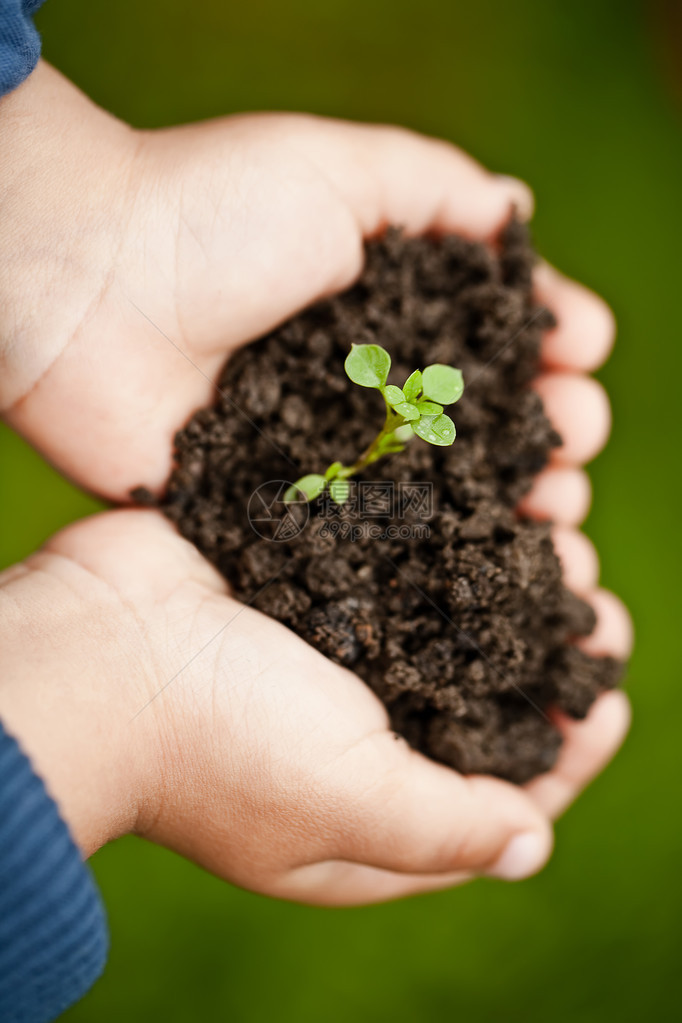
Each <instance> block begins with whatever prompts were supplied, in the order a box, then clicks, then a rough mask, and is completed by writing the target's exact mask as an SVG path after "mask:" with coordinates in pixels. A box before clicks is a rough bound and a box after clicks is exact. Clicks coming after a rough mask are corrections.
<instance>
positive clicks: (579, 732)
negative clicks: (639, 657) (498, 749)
mask: <svg viewBox="0 0 682 1023" xmlns="http://www.w3.org/2000/svg"><path fill="white" fill-rule="evenodd" d="M630 717H631V714H630V703H629V701H628V699H627V697H626V696H625V693H622V692H619V691H616V690H614V691H613V692H610V693H604V694H603V695H602V696H600V697H599V699H598V700H596V702H595V703H594V706H593V707H592V709H591V710H590V713H589V714H588V716H587V717H586V718H585V720H584V721H574V720H573V719H572V718H568V717H566V716H565V715H563V714H559V715H557V717H556V722H557V725H558V728H559V730H560V731H561V733H562V735H563V739H564V742H563V745H562V747H561V752H560V754H559V759H558V761H557V764H556V766H555V767H554V768H553V770H552V771H550V772H549V773H548V774H543V775H540V777H538V778H534V779H533V781H531V782H528V784H527V785H526V786H525V791H526V792H527V793H528V795H529V796H530V797H531V798H532V799H533V800H534V801H535V803H536V804H537V805H538V807H539V808H540V809H541V810H542V811H543V812H544V813H546V814H548V815H549V816H550V817H552V818H554V817H557V816H558V815H559V814H561V813H563V811H564V810H565V809H566V807H567V806H569V804H570V803H572V802H573V800H574V799H575V798H576V796H578V794H579V793H580V792H581V791H582V789H584V788H585V786H586V785H587V784H588V783H589V782H590V781H591V780H592V778H594V777H595V776H596V775H597V774H599V772H600V771H601V770H603V768H604V767H605V766H606V764H607V763H608V762H609V760H611V758H612V757H613V756H614V754H615V753H616V751H617V750H618V748H619V747H620V745H621V743H622V742H623V739H624V738H625V736H626V735H627V732H628V728H629V727H630Z"/></svg>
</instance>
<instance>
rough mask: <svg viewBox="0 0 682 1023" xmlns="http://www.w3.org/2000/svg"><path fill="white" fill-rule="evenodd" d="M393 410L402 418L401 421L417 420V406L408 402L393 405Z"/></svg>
mask: <svg viewBox="0 0 682 1023" xmlns="http://www.w3.org/2000/svg"><path fill="white" fill-rule="evenodd" d="M393 408H394V409H395V411H396V412H397V413H398V415H399V416H402V417H403V419H409V420H412V419H419V412H418V411H417V406H416V405H413V404H412V403H411V402H409V401H401V402H400V404H398V405H394V406H393Z"/></svg>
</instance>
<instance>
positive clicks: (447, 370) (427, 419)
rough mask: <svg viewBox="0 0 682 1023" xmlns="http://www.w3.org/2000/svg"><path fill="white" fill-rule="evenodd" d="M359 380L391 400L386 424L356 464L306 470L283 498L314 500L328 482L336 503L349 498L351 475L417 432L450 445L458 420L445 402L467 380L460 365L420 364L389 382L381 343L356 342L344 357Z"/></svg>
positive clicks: (451, 400) (430, 440) (453, 399)
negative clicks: (398, 381) (421, 366)
mask: <svg viewBox="0 0 682 1023" xmlns="http://www.w3.org/2000/svg"><path fill="white" fill-rule="evenodd" d="M344 368H345V370H346V374H347V375H348V376H349V377H350V379H351V380H352V381H353V383H354V384H359V385H360V387H371V388H374V389H375V390H377V391H381V393H382V395H383V398H384V401H385V403H386V418H385V420H384V425H383V426H382V428H381V430H380V431H379V433H378V434H377V435H376V437H375V438H374V440H373V441H372V443H371V444H370V445H369V447H368V448H366V449H365V451H363V453H362V454H361V455H360V457H359V458H358V459H357V460H356V461H355V462H353V464H352V465H344V464H343V463H342V462H332V464H331V465H330V466H329V468H328V469H327V470H326V472H324V473H323V474H322V475H320V474H319V473H310V474H308V475H307V476H301V478H300V479H299V480H297V481H296V482H295V483H293V484H292V485H291V486H290V487H289V488H288V489H287V491H286V493H285V495H284V500H285V501H287V502H289V501H313V500H314V499H315V498H316V497H319V496H320V494H322V493H323V492H324V491H325V490H326V489H327V488H328V489H329V496H330V497H331V499H332V500H333V501H335V502H336V504H344V503H345V502H346V501H347V500H348V495H349V492H350V487H349V484H348V482H347V481H348V479H349V478H350V477H351V476H355V475H356V474H357V473H359V472H361V471H362V470H363V469H366V468H367V466H368V465H372V463H373V462H376V461H377V460H378V459H379V458H383V457H384V455H392V454H395V453H396V452H398V451H404V449H405V445H406V444H407V443H408V441H410V440H411V439H412V438H413V437H414V436H417V437H421V439H422V440H425V441H426V442H427V443H428V444H435V445H437V446H438V447H448V446H449V445H450V444H452V442H453V441H454V439H455V435H456V430H455V424H454V423H453V421H452V419H450V417H449V416H446V415H444V413H443V406H444V405H452V404H454V402H456V401H459V399H460V398H461V397H462V393H463V391H464V381H463V380H462V373H461V370H459V369H453V367H452V366H443V365H441V364H440V363H435V364H434V365H433V366H427V367H426V369H425V370H418V369H416V370H415V371H414V373H411V374H410V376H409V377H408V378H407V380H406V381H405V383H404V384H403V386H402V387H396V386H395V384H387V383H386V381H387V379H388V373H389V370H390V368H391V356H390V355H389V354H388V352H387V351H386V350H385V349H384V348H381V346H380V345H353V346H352V348H351V350H350V352H349V354H348V357H347V358H346V361H345V363H344Z"/></svg>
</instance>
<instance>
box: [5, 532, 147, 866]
mask: <svg viewBox="0 0 682 1023" xmlns="http://www.w3.org/2000/svg"><path fill="white" fill-rule="evenodd" d="M134 631H136V630H135V629H133V628H131V624H130V623H128V622H127V621H126V620H125V614H122V611H121V603H120V601H119V599H118V598H117V597H116V595H115V594H114V593H112V592H111V591H110V590H109V589H108V587H107V586H106V585H105V584H104V583H102V582H100V581H99V580H96V579H94V578H93V577H92V576H91V575H90V573H89V572H87V570H86V569H84V568H82V567H81V566H80V565H78V564H76V563H74V562H73V561H71V560H70V559H67V558H62V557H59V556H57V555H54V554H49V553H44V552H41V553H39V554H37V555H34V556H33V557H32V558H30V559H29V561H28V562H26V563H25V564H24V565H18V566H14V567H13V568H12V569H9V570H8V571H7V572H5V573H3V574H2V575H0V645H1V646H2V649H3V659H2V669H1V670H0V718H1V719H2V721H3V723H4V725H5V727H6V729H7V730H8V731H9V732H10V733H11V734H13V735H14V737H15V738H16V739H17V741H18V742H19V743H20V745H21V746H22V748H23V750H24V752H25V753H26V754H27V755H28V756H29V758H30V759H31V761H32V763H33V766H34V768H35V770H36V771H37V773H38V774H39V775H40V776H41V777H42V779H43V781H44V783H45V785H46V788H47V790H48V792H49V793H50V794H51V795H52V797H53V798H54V799H55V801H56V802H57V804H58V806H59V809H60V812H61V814H62V816H63V818H64V820H65V821H66V823H67V825H68V826H69V828H70V830H71V833H72V835H73V837H74V839H75V841H76V843H77V844H78V845H79V847H80V849H81V851H82V852H83V854H84V855H85V856H89V855H91V854H92V853H93V852H95V850H96V849H98V848H99V847H100V846H102V845H104V844H105V843H106V842H108V841H110V840H111V839H113V838H116V837H119V836H120V835H123V834H125V833H127V832H129V831H132V830H135V829H136V827H137V825H138V822H139V820H140V818H141V817H144V814H145V807H146V805H147V802H148V799H147V793H148V792H149V791H151V790H152V789H153V762H152V764H151V766H150V756H149V754H150V750H151V749H152V748H153V742H150V741H149V740H150V737H149V736H147V735H146V733H144V732H143V730H142V729H141V728H136V729H133V728H131V727H130V719H131V716H132V715H131V707H133V706H139V702H140V699H141V698H142V690H143V687H142V688H140V686H139V682H140V679H139V677H137V676H136V673H139V670H140V666H139V664H136V663H135V660H134V658H132V657H131V656H130V651H131V648H132V646H133V644H132V642H131V640H132V638H133V632H134ZM151 760H152V761H153V758H151Z"/></svg>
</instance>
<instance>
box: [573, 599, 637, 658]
mask: <svg viewBox="0 0 682 1023" xmlns="http://www.w3.org/2000/svg"><path fill="white" fill-rule="evenodd" d="M584 596H585V599H586V600H587V601H588V603H589V604H591V605H592V607H593V608H594V611H595V613H596V615H597V624H596V626H595V628H594V630H593V632H592V633H591V635H589V636H585V637H584V638H582V639H580V640H579V641H578V646H579V647H580V648H581V649H582V650H584V651H585V652H586V653H588V654H592V655H593V656H594V657H601V656H605V655H609V656H611V657H617V658H618V659H619V660H625V659H626V658H628V657H629V656H630V654H631V653H632V646H633V642H634V630H633V626H632V619H631V617H630V613H629V611H628V609H627V608H626V607H625V604H623V602H622V600H620V599H619V598H618V597H617V596H616V595H615V593H611V592H610V590H601V589H598V590H591V591H590V592H588V593H586V594H584Z"/></svg>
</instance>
